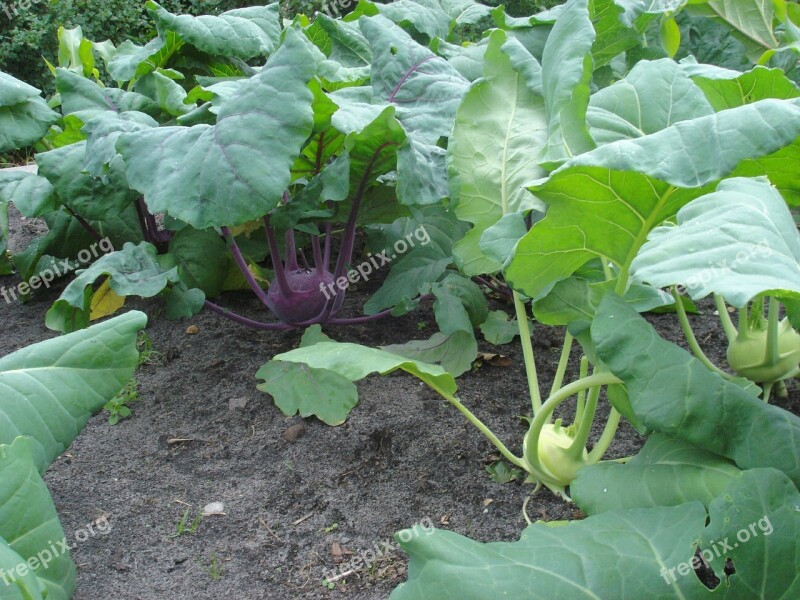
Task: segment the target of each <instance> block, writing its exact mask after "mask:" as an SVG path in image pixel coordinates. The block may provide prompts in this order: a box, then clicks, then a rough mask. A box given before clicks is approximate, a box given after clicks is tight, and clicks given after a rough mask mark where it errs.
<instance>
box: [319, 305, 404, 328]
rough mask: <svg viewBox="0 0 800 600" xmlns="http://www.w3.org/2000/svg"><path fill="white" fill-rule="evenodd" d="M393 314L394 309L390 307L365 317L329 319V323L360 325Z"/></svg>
mask: <svg viewBox="0 0 800 600" xmlns="http://www.w3.org/2000/svg"><path fill="white" fill-rule="evenodd" d="M390 314H392V309H391V308H388V309H386V310H383V311H381V312H379V313H376V314H374V315H367V316H365V317H353V318H351V319H328V320H327V322H326V323H327V324H328V325H359V324H361V323H369V322H370V321H377V320H378V319H382V318H384V317H388V316H389V315H390Z"/></svg>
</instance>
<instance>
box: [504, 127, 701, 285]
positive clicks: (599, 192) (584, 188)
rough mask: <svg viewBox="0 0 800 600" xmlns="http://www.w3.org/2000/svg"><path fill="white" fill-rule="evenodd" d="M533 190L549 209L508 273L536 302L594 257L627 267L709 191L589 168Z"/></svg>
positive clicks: (567, 172)
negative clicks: (654, 233)
mask: <svg viewBox="0 0 800 600" xmlns="http://www.w3.org/2000/svg"><path fill="white" fill-rule="evenodd" d="M640 139H641V138H640ZM617 143H624V142H617ZM614 145H615V144H608V145H607V146H603V148H608V147H611V146H614ZM601 149H602V148H601ZM531 190H532V191H533V192H534V194H535V195H536V197H537V198H540V199H541V200H543V201H544V202H545V203H546V204H547V205H548V206H549V208H548V210H547V214H546V215H545V217H544V218H543V219H542V220H541V221H539V222H538V223H536V224H535V225H534V226H533V227H532V228H531V230H530V231H529V232H528V233H527V234H526V235H525V237H523V238H522V239H521V240H520V241H519V243H518V244H517V250H516V253H515V255H514V258H513V259H512V260H511V263H510V264H509V266H508V267H507V268H506V270H505V275H506V279H507V280H508V282H509V284H510V285H511V286H512V287H514V289H517V290H520V291H522V292H524V293H525V294H526V295H527V296H529V297H531V298H537V297H538V296H539V295H540V294H542V293H543V292H546V291H547V290H548V289H549V287H550V286H552V285H553V284H554V283H555V282H557V281H560V280H562V279H566V278H567V277H569V276H570V275H572V274H573V273H575V271H577V270H578V268H580V267H581V266H582V265H584V264H585V263H587V262H589V261H590V260H592V259H597V258H599V259H600V260H605V261H609V260H610V261H612V262H613V263H615V264H616V265H618V266H620V267H621V268H625V269H627V268H628V267H629V266H630V264H631V262H632V261H633V259H634V257H635V256H636V254H637V252H638V251H639V248H641V246H642V244H644V242H645V240H646V237H647V234H648V233H649V232H650V231H651V230H652V229H653V228H654V227H655V226H657V225H659V224H660V223H661V222H663V221H664V220H665V219H668V218H670V217H672V216H674V215H675V213H676V212H677V211H678V209H679V208H680V207H681V206H683V205H684V204H686V203H687V202H689V201H690V200H692V199H693V198H695V197H697V196H699V195H700V194H702V192H703V190H702V189H692V188H689V189H680V188H675V187H672V186H670V185H668V184H667V183H664V182H662V181H658V180H655V179H652V178H650V177H647V176H646V175H642V174H639V173H635V172H620V171H609V170H607V169H602V168H589V167H575V168H570V169H563V170H559V171H558V172H556V174H555V175H553V176H552V177H550V178H549V179H547V180H546V181H545V182H544V183H542V184H540V185H537V186H535V187H532V188H531ZM709 191H710V190H709Z"/></svg>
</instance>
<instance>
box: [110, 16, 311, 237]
mask: <svg viewBox="0 0 800 600" xmlns="http://www.w3.org/2000/svg"><path fill="white" fill-rule="evenodd" d="M319 56H320V54H319V51H318V50H317V49H316V48H314V47H313V46H312V45H311V44H310V43H309V42H308V41H306V40H305V39H304V38H303V37H302V34H300V33H297V32H295V31H294V30H293V29H289V30H287V32H286V38H285V41H284V43H283V45H282V46H281V47H280V48H279V49H278V50H277V51H276V52H275V53H274V54H273V55H272V56H271V57H270V58H269V60H268V61H267V64H266V66H265V67H264V68H263V70H262V71H260V72H259V73H258V74H257V75H255V76H253V77H252V78H251V79H250V80H248V82H247V83H246V84H245V85H243V86H242V88H241V90H240V92H239V94H238V95H237V96H236V97H235V98H232V99H231V100H229V101H228V102H225V103H223V105H222V107H221V109H220V111H219V115H218V118H217V123H216V125H213V126H209V125H195V126H194V127H189V128H187V127H159V128H157V129H148V130H145V131H140V132H136V133H126V134H124V135H122V136H120V138H119V140H118V142H117V150H118V151H119V152H120V153H121V154H122V155H123V158H124V159H125V167H126V172H127V176H128V180H129V181H130V184H131V185H132V186H133V187H134V188H136V189H137V190H139V191H140V192H142V193H143V194H144V195H145V201H146V202H147V205H148V206H149V208H150V210H151V211H153V212H166V213H168V214H169V215H171V216H173V217H175V218H177V219H180V220H182V221H185V222H186V223H189V224H190V225H192V226H193V227H194V228H195V229H206V228H208V227H212V226H222V225H240V224H242V223H246V222H247V221H252V220H254V219H258V218H260V217H262V216H264V215H265V214H266V213H267V212H268V211H269V210H270V209H272V208H274V207H275V206H276V205H277V204H278V202H279V201H280V199H281V197H282V195H283V192H284V191H285V190H286V188H287V187H288V185H289V182H290V180H291V173H290V168H291V166H292V163H293V162H294V160H295V158H296V157H297V155H298V154H299V153H300V149H301V147H302V145H303V143H304V142H305V141H306V138H307V137H308V135H309V134H310V133H311V128H312V126H313V112H312V110H311V103H312V100H313V96H312V93H311V91H310V90H309V89H308V88H307V84H308V81H309V80H310V79H311V77H313V75H314V71H315V70H316V62H317V60H318V57H319ZM264 165H269V168H265V167H264Z"/></svg>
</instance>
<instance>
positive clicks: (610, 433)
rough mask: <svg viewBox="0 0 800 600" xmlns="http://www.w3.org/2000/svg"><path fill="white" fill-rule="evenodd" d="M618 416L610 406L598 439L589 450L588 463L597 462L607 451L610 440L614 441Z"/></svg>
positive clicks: (615, 410) (617, 412)
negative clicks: (606, 419)
mask: <svg viewBox="0 0 800 600" xmlns="http://www.w3.org/2000/svg"><path fill="white" fill-rule="evenodd" d="M620 417H621V415H620V414H619V411H618V410H617V409H616V408H614V407H613V406H612V407H611V412H609V413H608V421H606V426H605V427H604V428H603V433H602V434H601V435H600V439H598V440H597V443H596V444H595V446H594V448H592V451H591V452H589V464H594V463H596V462H599V461H600V459H601V458H603V455H604V454H605V453H606V452H607V451H608V447H609V446H610V445H611V442H613V441H614V436H615V435H616V434H617V427H618V426H619V419H620Z"/></svg>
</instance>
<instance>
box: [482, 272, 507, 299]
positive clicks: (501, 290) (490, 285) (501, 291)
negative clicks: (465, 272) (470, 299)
mask: <svg viewBox="0 0 800 600" xmlns="http://www.w3.org/2000/svg"><path fill="white" fill-rule="evenodd" d="M472 280H473V281H474V282H475V283H477V284H478V285H485V286H486V287H488V288H489V289H490V290H494V291H495V292H497V293H498V294H502V295H503V296H507V297H509V298H513V297H514V294H512V293H511V290H509V289H508V288H501V287H498V286H496V285H494V284H493V283H491V282H490V281H489V280H488V279H484V278H483V277H480V276H478V275H476V276H475V277H473V278H472Z"/></svg>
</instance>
